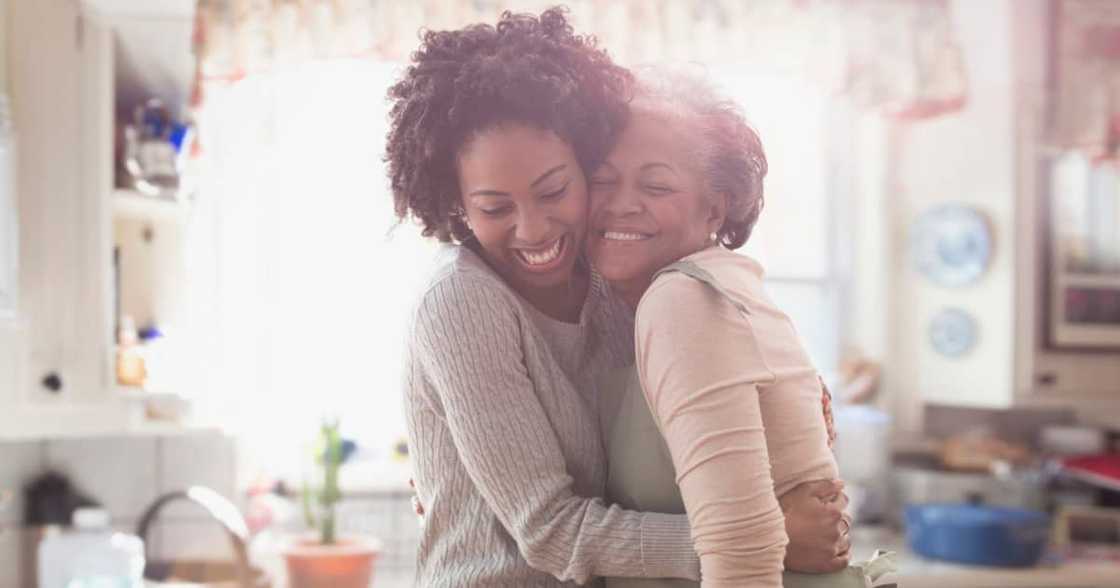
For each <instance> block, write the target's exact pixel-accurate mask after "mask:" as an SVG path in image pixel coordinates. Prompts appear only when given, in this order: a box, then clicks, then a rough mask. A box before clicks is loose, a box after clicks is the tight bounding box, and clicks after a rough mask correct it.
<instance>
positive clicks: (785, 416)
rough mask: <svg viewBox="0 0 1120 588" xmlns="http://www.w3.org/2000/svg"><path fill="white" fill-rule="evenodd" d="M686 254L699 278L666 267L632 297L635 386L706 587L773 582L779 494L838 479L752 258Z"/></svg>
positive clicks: (809, 372) (805, 371) (786, 333)
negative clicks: (664, 449)
mask: <svg viewBox="0 0 1120 588" xmlns="http://www.w3.org/2000/svg"><path fill="white" fill-rule="evenodd" d="M682 261H683V262H685V265H688V266H690V267H692V268H699V272H693V273H694V274H699V275H700V277H699V279H698V278H697V277H694V276H693V275H689V274H688V273H684V272H681V271H667V272H663V273H661V274H660V275H659V276H658V277H657V278H656V279H655V280H654V282H653V284H652V285H651V286H650V288H649V289H648V290H647V291H646V293H645V294H644V295H643V297H642V299H641V301H640V303H639V305H638V309H637V316H636V319H635V320H636V322H635V334H636V345H637V348H636V353H637V357H636V360H637V368H638V375H639V378H640V381H641V384H642V390H643V391H644V393H645V396H646V400H647V401H648V402H649V405H650V409H651V411H652V412H653V415H654V417H655V419H656V421H657V423H658V426H659V428H660V429H661V432H662V434H663V435H664V437H665V440H666V443H667V444H668V447H669V452H670V454H671V456H672V459H673V465H674V467H675V470H676V476H677V483H678V484H679V485H680V489H681V495H682V497H683V499H684V504H685V509H686V511H687V513H688V517H689V520H690V523H691V525H692V536H693V542H694V545H695V547H696V551H697V553H698V554H699V555H700V562H701V577H702V586H704V587H705V588H714V587H723V586H735V587H742V586H781V583H782V574H781V572H782V560H783V558H784V556H785V546H786V544H787V542H788V539H787V537H786V533H785V526H784V521H783V517H782V512H781V510H780V508H779V505H778V499H777V496H781V495H782V494H783V493H785V492H786V491H788V490H790V489H791V488H793V487H794V486H796V485H797V484H800V483H802V482H806V481H810V480H821V479H834V478H837V477H838V470H837V467H836V462H835V460H834V458H833V456H832V453H831V451H830V450H829V448H828V433H827V431H826V428H825V423H824V420H823V419H822V418H821V385H820V382H819V380H818V377H817V372H816V370H815V369H814V368H813V366H812V364H811V362H810V360H809V357H808V355H807V354H806V352H805V350H804V348H803V346H802V344H801V342H800V340H799V338H798V336H797V333H796V332H795V330H794V328H793V324H792V323H791V322H790V319H789V317H788V316H787V315H786V314H785V313H783V312H782V311H781V310H779V309H778V308H777V307H776V306H775V305H774V303H773V302H772V301H771V300H770V298H769V297H768V296H767V295H766V294H765V292H764V291H763V287H762V273H763V272H762V268H761V266H759V264H758V263H757V262H755V261H754V260H752V259H750V258H748V257H746V256H743V255H740V254H737V253H734V252H731V251H727V250H725V249H723V248H719V247H712V248H709V249H705V250H703V251H700V252H698V253H695V254H693V255H690V256H688V257H686V258H685V259H684V260H682ZM689 262H690V263H689Z"/></svg>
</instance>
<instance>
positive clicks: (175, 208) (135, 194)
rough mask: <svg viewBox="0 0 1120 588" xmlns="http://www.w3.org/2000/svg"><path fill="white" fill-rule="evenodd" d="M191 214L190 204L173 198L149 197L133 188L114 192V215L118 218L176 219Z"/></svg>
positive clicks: (117, 189)
mask: <svg viewBox="0 0 1120 588" xmlns="http://www.w3.org/2000/svg"><path fill="white" fill-rule="evenodd" d="M189 212H190V204H189V203H187V202H184V201H182V200H179V199H177V198H175V197H172V196H149V195H147V194H144V193H143V192H140V191H139V190H134V189H132V188H116V189H115V190H113V215H114V216H116V217H124V218H146V219H155V220H159V219H175V218H183V217H185V216H186V215H187V213H189Z"/></svg>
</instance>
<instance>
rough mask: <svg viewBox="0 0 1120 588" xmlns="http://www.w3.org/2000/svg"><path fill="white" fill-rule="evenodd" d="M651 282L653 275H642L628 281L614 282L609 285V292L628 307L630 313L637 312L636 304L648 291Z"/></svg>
mask: <svg viewBox="0 0 1120 588" xmlns="http://www.w3.org/2000/svg"><path fill="white" fill-rule="evenodd" d="M652 281H653V275H652V274H651V275H643V276H639V277H636V278H630V279H628V280H614V281H612V282H611V283H610V284H611V290H613V291H614V293H615V294H617V295H618V297H619V298H621V299H622V301H623V302H625V303H626V306H629V307H630V311H631V312H637V310H638V303H639V302H641V300H642V295H643V294H645V293H646V290H648V289H649V285H650V283H652Z"/></svg>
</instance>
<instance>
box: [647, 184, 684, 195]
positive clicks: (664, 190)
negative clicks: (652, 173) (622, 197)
mask: <svg viewBox="0 0 1120 588" xmlns="http://www.w3.org/2000/svg"><path fill="white" fill-rule="evenodd" d="M642 187H643V188H644V189H645V190H646V191H647V192H650V193H652V194H671V193H673V192H676V190H674V189H672V188H670V187H669V186H659V185H655V184H646V185H645V186H642Z"/></svg>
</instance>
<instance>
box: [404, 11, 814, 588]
mask: <svg viewBox="0 0 1120 588" xmlns="http://www.w3.org/2000/svg"><path fill="white" fill-rule="evenodd" d="M630 82H631V79H630V75H629V74H628V72H627V71H626V70H624V69H622V68H620V67H618V66H616V65H614V64H613V63H611V62H610V60H609V59H608V58H607V57H606V55H605V54H604V53H602V52H601V51H599V50H598V49H596V48H595V45H594V42H593V41H592V40H590V39H586V38H582V37H579V36H576V35H575V34H574V33H573V32H572V29H571V27H570V26H569V25H568V22H567V20H566V18H565V16H564V14H563V12H562V11H559V10H549V11H546V12H544V13H543V14H541V16H540V17H539V18H537V17H533V16H524V15H510V14H508V13H507V14H504V15H503V16H502V18H501V20H500V21H499V23H498V24H497V26H496V27H492V26H487V25H475V26H471V27H467V28H465V29H461V30H457V31H442V32H427V33H425V35H424V38H423V42H422V45H421V47H420V48H419V50H418V51H417V52H416V53H415V54H414V55H413V59H412V63H411V65H410V66H409V68H408V69H407V71H406V72H405V74H404V76H403V77H402V79H401V80H400V81H399V82H398V83H397V84H396V85H395V86H394V87H393V88H392V89H391V90H390V99H391V100H392V101H393V108H392V114H391V130H390V135H389V141H388V153H387V160H388V163H389V173H390V178H391V184H392V188H393V194H394V200H395V205H396V211H397V213H398V215H399V216H400V217H401V218H402V219H403V218H414V219H416V220H418V221H419V222H420V224H421V225H422V227H423V231H424V233H425V234H426V235H429V236H432V237H434V238H437V239H439V240H440V241H444V242H447V243H448V244H449V245H448V247H447V248H446V249H445V250H444V252H443V255H442V259H441V262H440V264H439V267H438V269H437V270H436V272H435V274H434V276H433V278H432V280H431V282H430V283H429V285H428V287H427V289H426V291H425V292H424V293H423V295H422V297H421V300H420V301H419V304H418V306H417V309H416V311H415V314H414V319H413V329H412V331H411V334H410V339H409V341H408V357H407V368H406V382H405V402H406V404H405V410H406V413H407V414H406V417H407V422H408V429H409V435H410V449H411V455H412V458H413V465H414V474H415V479H416V488H417V493H418V496H419V498H420V500H421V501H422V502H423V504H424V506H425V510H426V515H425V516H426V524H425V528H424V532H423V535H422V538H421V545H420V552H419V558H418V577H417V583H418V585H421V586H426V587H427V586H455V587H472V586H567V585H572V583H581V584H582V583H586V582H588V581H589V580H591V579H592V578H594V577H597V576H621V577H650V578H655V577H675V578H690V579H694V580H695V579H698V578H699V559H698V557H697V555H696V553H695V550H694V549H693V547H692V539H691V535H690V530H689V527H688V520H687V517H685V516H683V515H680V514H675V515H673V514H659V513H654V512H636V511H630V510H623V509H621V508H619V507H617V506H609V505H607V504H606V503H604V502H603V501H602V499H601V498H597V497H599V496H602V494H603V491H604V484H605V479H606V462H605V458H604V455H603V448H602V443H601V439H600V435H599V431H598V426H597V413H598V409H599V406H598V403H599V395H598V394H597V391H596V388H595V380H596V378H597V377H598V376H599V375H600V374H602V373H604V372H606V371H608V370H610V369H613V368H616V367H619V366H623V365H626V364H628V363H630V362H632V360H633V347H632V345H633V343H632V324H633V323H632V316H631V313H630V311H629V310H628V309H627V308H626V306H625V305H624V304H623V303H622V302H621V301H619V300H618V299H617V298H615V297H612V296H611V295H610V293H609V291H608V288H607V286H606V284H605V283H604V282H603V281H602V279H601V278H599V277H598V275H596V274H595V273H593V272H592V271H590V269H589V267H588V266H587V264H586V263H583V262H582V261H581V259H582V251H583V246H584V241H585V237H586V226H587V222H586V221H587V206H588V193H587V182H586V176H585V170H587V169H594V168H595V167H596V166H597V165H598V163H599V162H600V161H601V160H602V158H603V157H604V156H605V154H606V153H607V151H608V150H609V147H610V145H611V143H612V142H613V140H614V138H615V136H616V134H617V132H618V131H619V129H620V128H621V125H622V124H623V122H624V120H625V113H626V102H627V93H628V91H629V87H630ZM817 508H818V507H817V502H816V501H814V500H812V499H810V498H808V497H807V496H806V497H803V498H799V499H797V500H794V501H793V505H792V507H791V512H803V513H807V514H806V515H805V516H803V517H802V518H803V520H808V521H811V522H812V524H810V525H807V528H806V529H804V531H803V532H797V533H791V535H792V536H794V540H795V541H796V540H797V539H798V538H800V539H802V540H803V541H804V544H805V545H815V544H814V541H816V542H817V543H819V542H820V539H819V538H820V537H822V536H827V535H828V534H829V533H830V532H831V531H832V528H833V527H834V526H835V525H831V524H830V523H829V522H828V521H827V520H824V519H823V518H818V517H817V516H816V515H817V513H818V512H819V510H817ZM791 520H797V519H796V517H794V518H791ZM831 551H833V546H832V545H830V546H828V548H825V549H819V548H818V549H815V550H814V549H809V550H807V551H806V553H805V554H802V555H804V557H802V558H801V560H800V561H792V562H790V564H791V565H793V566H795V567H798V566H800V567H803V568H805V569H812V568H814V567H816V566H820V565H828V563H829V560H828V557H830V556H831V555H832V553H830V552H831Z"/></svg>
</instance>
